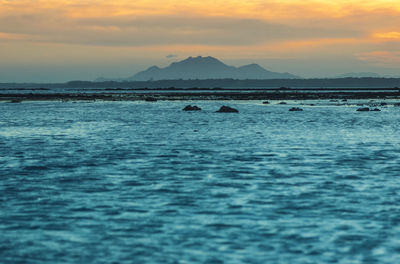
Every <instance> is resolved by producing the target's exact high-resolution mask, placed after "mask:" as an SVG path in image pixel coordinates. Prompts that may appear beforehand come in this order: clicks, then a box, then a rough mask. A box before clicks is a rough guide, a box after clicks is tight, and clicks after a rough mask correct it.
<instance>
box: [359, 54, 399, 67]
mask: <svg viewBox="0 0 400 264" xmlns="http://www.w3.org/2000/svg"><path fill="white" fill-rule="evenodd" d="M356 55H357V58H358V59H359V60H361V61H365V62H367V63H369V64H372V65H376V66H379V67H387V66H390V67H396V68H399V63H400V51H371V52H364V53H359V54H356Z"/></svg>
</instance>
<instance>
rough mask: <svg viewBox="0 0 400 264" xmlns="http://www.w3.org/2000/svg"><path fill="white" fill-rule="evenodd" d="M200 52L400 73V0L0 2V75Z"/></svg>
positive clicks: (165, 61) (312, 67) (316, 69)
mask: <svg viewBox="0 0 400 264" xmlns="http://www.w3.org/2000/svg"><path fill="white" fill-rule="evenodd" d="M199 55H201V56H213V57H216V58H218V59H220V60H222V61H223V62H225V63H227V64H229V65H234V66H239V65H243V64H248V63H258V64H260V65H261V66H263V67H264V68H266V69H268V70H271V71H279V72H290V73H293V74H296V75H300V76H303V77H306V78H310V77H332V76H336V75H339V74H342V73H346V72H376V73H379V74H382V75H385V76H400V1H399V0H351V1H349V0H335V1H332V0H279V1H278V0H276V1H275V0H271V1H269V0H247V1H246V0H202V1H198V0H196V1H193V0H162V1H161V0H134V1H133V0H113V1H109V0H90V1H89V0H81V1H77V0H68V1H67V0H0V82H64V81H69V80H93V79H95V78H97V77H115V78H117V77H128V76H131V75H133V74H134V73H136V72H138V71H140V70H143V69H146V68H147V67H149V66H152V65H158V66H160V67H164V66H167V65H169V64H170V63H171V62H174V61H179V60H182V59H185V58H186V57H188V56H199Z"/></svg>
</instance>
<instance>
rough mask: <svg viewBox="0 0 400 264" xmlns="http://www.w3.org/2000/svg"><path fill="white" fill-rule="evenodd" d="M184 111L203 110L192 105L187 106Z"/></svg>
mask: <svg viewBox="0 0 400 264" xmlns="http://www.w3.org/2000/svg"><path fill="white" fill-rule="evenodd" d="M182 110H183V111H200V110H201V108H200V107H198V106H195V105H194V106H191V105H187V106H185V108H183V109H182Z"/></svg>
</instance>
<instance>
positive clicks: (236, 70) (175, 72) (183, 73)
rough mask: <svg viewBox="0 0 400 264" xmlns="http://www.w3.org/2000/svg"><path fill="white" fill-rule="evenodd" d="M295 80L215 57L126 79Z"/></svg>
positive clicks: (157, 68)
mask: <svg viewBox="0 0 400 264" xmlns="http://www.w3.org/2000/svg"><path fill="white" fill-rule="evenodd" d="M225 78H232V79H295V78H300V77H298V76H296V75H293V74H290V73H278V72H271V71H268V70H266V69H264V68H262V67H261V66H260V65H258V64H249V65H245V66H241V67H234V66H229V65H226V64H225V63H223V62H221V61H219V60H218V59H216V58H213V57H201V56H198V57H189V58H187V59H185V60H182V61H179V62H174V63H171V65H169V66H168V67H165V68H159V67H157V66H152V67H150V68H148V69H147V70H145V71H141V72H138V73H136V74H135V75H133V76H131V77H129V78H127V79H124V80H125V81H148V80H154V81H156V80H177V79H184V80H187V79H225Z"/></svg>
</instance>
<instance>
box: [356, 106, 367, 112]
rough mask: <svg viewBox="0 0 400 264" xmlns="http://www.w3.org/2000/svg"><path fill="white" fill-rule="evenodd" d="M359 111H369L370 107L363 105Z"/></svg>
mask: <svg viewBox="0 0 400 264" xmlns="http://www.w3.org/2000/svg"><path fill="white" fill-rule="evenodd" d="M357 111H358V112H368V111H369V108H368V107H362V108H358V109H357Z"/></svg>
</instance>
